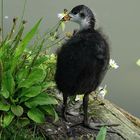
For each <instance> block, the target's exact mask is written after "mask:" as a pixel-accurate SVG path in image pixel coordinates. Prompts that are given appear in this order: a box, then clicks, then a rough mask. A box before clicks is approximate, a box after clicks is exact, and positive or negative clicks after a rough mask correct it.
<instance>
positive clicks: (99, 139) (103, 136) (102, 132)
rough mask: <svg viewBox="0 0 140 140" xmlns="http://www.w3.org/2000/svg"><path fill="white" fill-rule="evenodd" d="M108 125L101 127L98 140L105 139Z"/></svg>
mask: <svg viewBox="0 0 140 140" xmlns="http://www.w3.org/2000/svg"><path fill="white" fill-rule="evenodd" d="M106 131H107V130H106V127H101V129H100V131H99V133H98V135H97V137H96V140H105V137H106Z"/></svg>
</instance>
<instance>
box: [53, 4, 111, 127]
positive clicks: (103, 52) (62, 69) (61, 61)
mask: <svg viewBox="0 0 140 140" xmlns="http://www.w3.org/2000/svg"><path fill="white" fill-rule="evenodd" d="M68 16H69V19H70V21H73V22H76V23H78V24H79V25H80V29H79V30H78V31H77V32H76V33H75V34H74V35H73V36H72V37H71V38H70V39H69V40H67V41H66V42H65V43H64V44H63V45H62V47H61V49H60V51H59V52H58V58H57V65H56V74H55V81H56V84H57V88H58V89H59V90H60V91H61V92H62V93H63V108H62V115H63V117H64V119H65V120H66V109H67V98H68V97H69V96H73V95H78V94H84V97H83V111H84V121H83V124H84V125H85V126H88V125H89V122H88V115H87V111H88V100H89V94H90V93H91V92H92V91H95V90H96V89H97V87H98V86H99V85H100V83H101V82H102V80H103V78H104V76H105V74H106V71H107V69H108V65H109V59H110V53H109V45H108V42H107V41H106V39H105V37H104V35H102V34H101V33H100V32H99V31H98V30H96V29H95V21H96V20H95V17H94V14H93V13H92V11H91V10H90V9H89V8H88V7H87V6H85V5H78V6H76V7H74V8H73V9H72V10H71V11H70V13H69V14H68Z"/></svg>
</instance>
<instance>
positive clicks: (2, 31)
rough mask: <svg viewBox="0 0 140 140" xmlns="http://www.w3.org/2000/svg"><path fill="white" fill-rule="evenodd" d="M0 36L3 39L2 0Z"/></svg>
mask: <svg viewBox="0 0 140 140" xmlns="http://www.w3.org/2000/svg"><path fill="white" fill-rule="evenodd" d="M1 29H2V30H1V38H2V40H3V0H1Z"/></svg>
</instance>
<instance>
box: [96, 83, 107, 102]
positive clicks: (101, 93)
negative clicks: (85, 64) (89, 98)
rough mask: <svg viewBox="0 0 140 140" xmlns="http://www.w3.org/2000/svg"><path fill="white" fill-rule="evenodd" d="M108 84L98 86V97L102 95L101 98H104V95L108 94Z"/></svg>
mask: <svg viewBox="0 0 140 140" xmlns="http://www.w3.org/2000/svg"><path fill="white" fill-rule="evenodd" d="M106 87H107V86H106V85H105V86H104V87H99V88H98V91H97V92H98V97H100V98H102V99H104V97H105V95H106V93H107V90H106Z"/></svg>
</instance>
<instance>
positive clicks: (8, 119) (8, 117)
mask: <svg viewBox="0 0 140 140" xmlns="http://www.w3.org/2000/svg"><path fill="white" fill-rule="evenodd" d="M13 119H14V114H12V113H11V112H9V113H8V114H6V115H4V118H3V122H2V126H3V127H7V126H8V125H9V124H10V123H11V122H12V120H13Z"/></svg>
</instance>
